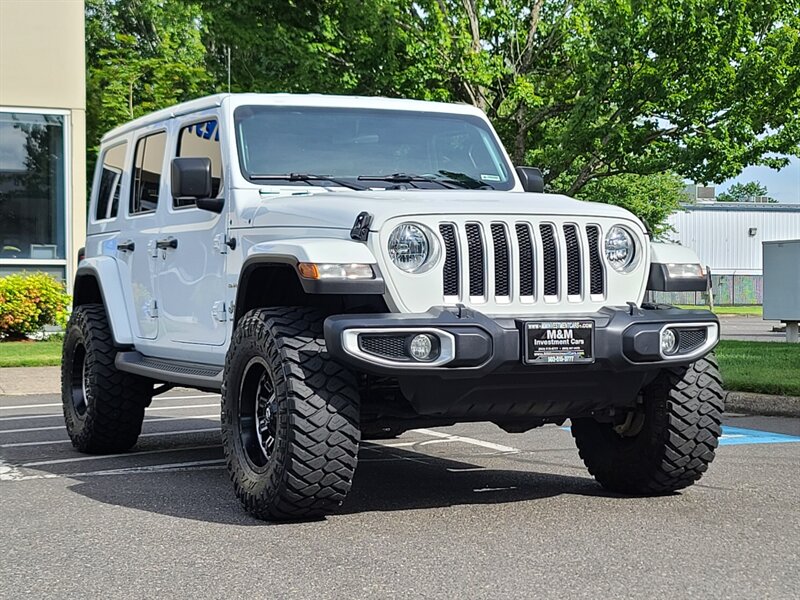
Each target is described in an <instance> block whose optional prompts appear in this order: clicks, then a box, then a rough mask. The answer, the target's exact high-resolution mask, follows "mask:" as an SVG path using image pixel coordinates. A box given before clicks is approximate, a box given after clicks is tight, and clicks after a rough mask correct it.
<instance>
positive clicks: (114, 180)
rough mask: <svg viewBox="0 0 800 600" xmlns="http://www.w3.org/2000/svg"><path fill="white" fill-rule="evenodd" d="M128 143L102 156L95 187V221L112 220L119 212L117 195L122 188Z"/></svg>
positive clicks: (107, 151)
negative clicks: (98, 180) (97, 183)
mask: <svg viewBox="0 0 800 600" xmlns="http://www.w3.org/2000/svg"><path fill="white" fill-rule="evenodd" d="M127 150H128V142H123V143H122V144H119V145H117V146H113V147H112V148H109V149H108V150H106V151H105V153H104V154H103V162H102V163H101V164H102V165H103V166H102V168H101V170H100V183H99V185H98V186H97V208H96V209H95V216H94V218H95V219H96V220H97V221H100V220H103V219H114V218H116V216H117V211H118V210H119V193H120V189H121V188H122V171H123V169H124V167H125V153H126V152H127Z"/></svg>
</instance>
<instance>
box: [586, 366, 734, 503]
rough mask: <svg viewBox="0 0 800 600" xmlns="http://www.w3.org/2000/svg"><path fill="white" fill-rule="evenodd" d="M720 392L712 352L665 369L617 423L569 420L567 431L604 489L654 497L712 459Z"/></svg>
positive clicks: (696, 474)
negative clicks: (687, 365)
mask: <svg viewBox="0 0 800 600" xmlns="http://www.w3.org/2000/svg"><path fill="white" fill-rule="evenodd" d="M723 398H724V397H723V390H722V380H721V378H720V374H719V370H718V368H717V362H716V359H715V358H714V355H713V354H710V355H708V356H706V357H705V358H702V359H700V360H698V361H697V362H695V363H693V364H691V365H690V366H689V367H682V368H672V369H666V370H665V371H664V372H663V373H662V374H661V375H659V377H658V379H656V381H654V382H653V383H652V384H650V385H649V386H648V387H647V388H646V389H644V390H643V392H642V400H643V402H642V404H641V406H640V408H639V409H637V410H636V411H632V412H631V413H629V414H628V415H627V416H626V418H625V419H624V421H623V422H621V423H617V424H614V423H602V422H598V421H595V420H594V419H574V420H573V422H572V435H573V437H574V438H575V442H576V444H577V446H578V451H579V453H580V456H581V458H582V459H583V462H584V463H585V464H586V467H587V468H588V469H589V472H590V473H591V474H592V475H593V476H594V477H595V479H597V481H598V482H599V483H600V484H601V485H602V486H603V487H605V488H606V489H608V490H611V491H615V492H621V493H624V494H635V495H657V494H666V493H670V492H674V491H677V490H680V489H683V488H685V487H688V486H690V485H692V484H693V483H694V482H695V481H697V480H698V479H700V477H702V475H703V473H704V472H705V471H706V470H707V469H708V465H709V464H710V463H711V461H713V460H714V450H715V449H716V447H717V445H718V439H719V436H720V435H721V433H722V426H721V424H722V411H723V404H724V401H723Z"/></svg>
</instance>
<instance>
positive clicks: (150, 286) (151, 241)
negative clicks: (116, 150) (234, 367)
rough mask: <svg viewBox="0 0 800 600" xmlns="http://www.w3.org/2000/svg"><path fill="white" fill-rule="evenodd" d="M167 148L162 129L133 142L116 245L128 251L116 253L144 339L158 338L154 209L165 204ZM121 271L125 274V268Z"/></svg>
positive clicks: (156, 227)
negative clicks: (124, 208)
mask: <svg viewBox="0 0 800 600" xmlns="http://www.w3.org/2000/svg"><path fill="white" fill-rule="evenodd" d="M166 148H167V132H166V130H164V129H163V128H161V129H159V128H152V129H151V130H149V131H146V132H145V133H142V134H140V135H139V136H138V137H137V138H136V139H135V141H134V153H133V169H132V172H131V185H130V194H129V197H128V198H127V199H126V204H127V214H126V223H125V227H124V229H123V231H122V232H121V235H120V240H119V242H118V245H117V248H119V245H120V244H122V245H123V248H127V250H123V251H120V252H119V253H118V256H119V258H120V259H121V260H122V261H124V262H125V263H126V264H127V266H128V269H127V278H128V280H127V281H123V285H125V284H127V285H126V287H127V288H128V292H129V294H130V298H131V301H132V303H133V312H134V315H135V320H136V324H137V325H138V328H137V332H136V336H137V337H139V338H142V339H145V340H151V339H155V338H156V336H157V335H158V319H159V312H160V307H159V305H158V300H157V293H156V285H157V282H156V269H157V264H156V259H157V258H158V249H157V248H156V242H157V240H158V234H159V231H158V225H159V224H158V216H157V209H158V207H159V204H161V203H163V202H165V201H166V200H165V198H166V192H167V190H166V184H165V178H166V177H165V164H166V156H165V154H166ZM123 238H124V239H123ZM121 272H123V273H124V269H123V270H121Z"/></svg>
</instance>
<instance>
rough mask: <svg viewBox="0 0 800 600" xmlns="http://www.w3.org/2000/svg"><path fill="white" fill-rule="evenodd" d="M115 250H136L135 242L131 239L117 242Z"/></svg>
mask: <svg viewBox="0 0 800 600" xmlns="http://www.w3.org/2000/svg"><path fill="white" fill-rule="evenodd" d="M117 250H119V251H120V252H133V251H134V250H136V244H135V243H134V241H133V240H128V241H127V242H122V243H118V244H117Z"/></svg>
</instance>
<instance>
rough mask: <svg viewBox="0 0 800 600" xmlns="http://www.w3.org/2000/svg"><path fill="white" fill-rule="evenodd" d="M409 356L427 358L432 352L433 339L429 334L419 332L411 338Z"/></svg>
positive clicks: (419, 358)
mask: <svg viewBox="0 0 800 600" xmlns="http://www.w3.org/2000/svg"><path fill="white" fill-rule="evenodd" d="M410 350H411V356H413V357H414V358H416V359H417V360H428V359H429V358H430V357H431V352H433V340H432V339H431V336H429V335H426V334H424V333H421V334H419V335H415V336H414V337H413V338H412V339H411V347H410Z"/></svg>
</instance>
